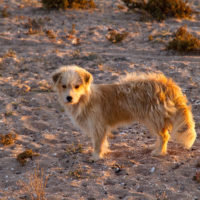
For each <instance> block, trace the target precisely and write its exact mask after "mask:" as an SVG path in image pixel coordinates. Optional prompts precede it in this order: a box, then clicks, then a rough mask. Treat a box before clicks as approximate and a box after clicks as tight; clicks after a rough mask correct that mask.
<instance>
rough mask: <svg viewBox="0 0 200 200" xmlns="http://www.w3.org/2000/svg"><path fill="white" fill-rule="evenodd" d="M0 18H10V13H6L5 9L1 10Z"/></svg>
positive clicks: (6, 9)
mask: <svg viewBox="0 0 200 200" xmlns="http://www.w3.org/2000/svg"><path fill="white" fill-rule="evenodd" d="M1 16H2V17H4V18H6V17H10V13H9V12H8V8H7V7H5V8H3V10H1Z"/></svg>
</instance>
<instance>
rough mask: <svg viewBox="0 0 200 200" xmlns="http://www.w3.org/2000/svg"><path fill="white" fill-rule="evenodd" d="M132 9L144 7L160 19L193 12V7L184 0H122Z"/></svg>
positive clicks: (189, 14)
mask: <svg viewBox="0 0 200 200" xmlns="http://www.w3.org/2000/svg"><path fill="white" fill-rule="evenodd" d="M122 1H123V2H124V3H125V5H126V6H127V7H128V8H129V9H131V10H134V9H142V10H145V11H146V12H147V13H149V14H150V15H151V16H152V17H153V18H154V19H156V20H158V21H162V20H165V19H166V18H168V17H175V18H186V17H190V16H191V14H192V9H191V8H190V7H189V6H188V5H187V3H186V2H184V1H183V0H148V2H147V1H145V0H122Z"/></svg>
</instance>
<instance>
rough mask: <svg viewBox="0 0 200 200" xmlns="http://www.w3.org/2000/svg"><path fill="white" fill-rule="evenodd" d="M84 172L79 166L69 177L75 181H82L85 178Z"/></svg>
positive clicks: (70, 172)
mask: <svg viewBox="0 0 200 200" xmlns="http://www.w3.org/2000/svg"><path fill="white" fill-rule="evenodd" d="M83 173H84V170H83V168H82V167H81V166H80V165H79V166H78V168H76V169H75V170H72V171H69V175H70V176H71V177H73V178H75V179H81V178H84V177H83Z"/></svg>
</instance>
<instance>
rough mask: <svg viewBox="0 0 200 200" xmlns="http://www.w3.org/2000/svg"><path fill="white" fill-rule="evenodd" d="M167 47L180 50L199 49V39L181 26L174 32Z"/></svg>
mask: <svg viewBox="0 0 200 200" xmlns="http://www.w3.org/2000/svg"><path fill="white" fill-rule="evenodd" d="M167 48H168V49H173V50H177V51H180V52H189V51H200V39H198V38H197V37H195V36H194V35H192V34H191V33H189V32H188V31H187V27H186V26H182V27H180V28H178V30H177V31H176V32H175V33H174V38H173V40H171V41H169V43H168V46H167Z"/></svg>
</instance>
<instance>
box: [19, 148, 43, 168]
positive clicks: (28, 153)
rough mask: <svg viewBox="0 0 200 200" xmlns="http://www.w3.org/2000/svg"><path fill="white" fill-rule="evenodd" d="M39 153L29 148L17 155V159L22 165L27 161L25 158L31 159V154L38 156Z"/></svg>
mask: <svg viewBox="0 0 200 200" xmlns="http://www.w3.org/2000/svg"><path fill="white" fill-rule="evenodd" d="M39 155H40V154H38V153H34V152H33V151H32V150H31V149H28V150H26V151H24V152H22V153H20V154H19V155H18V156H17V161H18V162H19V163H20V164H21V165H22V166H24V165H25V164H26V162H27V159H28V158H30V159H31V160H32V159H33V156H39Z"/></svg>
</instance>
